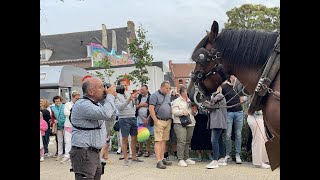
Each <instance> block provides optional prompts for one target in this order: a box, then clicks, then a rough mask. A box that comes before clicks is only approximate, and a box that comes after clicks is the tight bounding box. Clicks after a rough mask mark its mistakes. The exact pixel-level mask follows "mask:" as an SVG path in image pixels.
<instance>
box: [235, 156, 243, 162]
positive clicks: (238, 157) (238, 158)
mask: <svg viewBox="0 0 320 180" xmlns="http://www.w3.org/2000/svg"><path fill="white" fill-rule="evenodd" d="M236 163H237V164H242V160H241V158H240V155H236Z"/></svg>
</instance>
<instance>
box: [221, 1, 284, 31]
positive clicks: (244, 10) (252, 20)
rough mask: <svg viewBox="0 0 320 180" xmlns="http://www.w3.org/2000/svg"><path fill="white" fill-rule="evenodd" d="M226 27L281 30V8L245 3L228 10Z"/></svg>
mask: <svg viewBox="0 0 320 180" xmlns="http://www.w3.org/2000/svg"><path fill="white" fill-rule="evenodd" d="M226 14H227V16H228V22H227V23H225V24H224V26H225V28H232V29H256V30H268V31H280V8H279V7H272V8H268V7H266V6H264V5H260V4H258V5H254V4H244V5H242V6H240V7H239V8H237V7H235V8H233V9H231V10H229V11H227V13H226Z"/></svg>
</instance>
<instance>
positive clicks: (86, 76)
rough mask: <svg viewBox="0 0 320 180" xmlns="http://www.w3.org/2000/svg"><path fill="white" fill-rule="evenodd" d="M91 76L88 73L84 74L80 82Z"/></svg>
mask: <svg viewBox="0 0 320 180" xmlns="http://www.w3.org/2000/svg"><path fill="white" fill-rule="evenodd" d="M91 77H92V76H91V75H90V74H88V75H85V76H84V77H83V78H82V82H83V81H84V80H86V79H88V78H91Z"/></svg>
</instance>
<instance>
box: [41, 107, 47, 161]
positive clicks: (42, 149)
mask: <svg viewBox="0 0 320 180" xmlns="http://www.w3.org/2000/svg"><path fill="white" fill-rule="evenodd" d="M47 129H48V124H47V122H46V121H45V120H43V116H42V112H41V111H40V162H42V161H43V160H44V147H43V142H42V139H43V138H44V136H45V132H46V130H47Z"/></svg>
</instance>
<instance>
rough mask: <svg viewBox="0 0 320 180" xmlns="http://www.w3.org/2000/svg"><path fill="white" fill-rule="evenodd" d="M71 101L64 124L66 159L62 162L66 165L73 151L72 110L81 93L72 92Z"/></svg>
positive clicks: (67, 107) (66, 106)
mask: <svg viewBox="0 0 320 180" xmlns="http://www.w3.org/2000/svg"><path fill="white" fill-rule="evenodd" d="M71 97H72V99H71V101H70V102H67V103H66V104H65V108H64V115H65V116H66V120H65V122H64V142H65V154H64V158H63V159H62V160H61V161H60V162H61V163H65V162H66V161H68V160H69V159H70V155H69V151H70V150H71V136H72V125H71V122H70V110H71V108H72V106H73V105H74V103H76V101H77V100H78V99H79V98H80V93H79V92H78V91H72V94H71Z"/></svg>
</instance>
